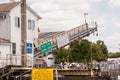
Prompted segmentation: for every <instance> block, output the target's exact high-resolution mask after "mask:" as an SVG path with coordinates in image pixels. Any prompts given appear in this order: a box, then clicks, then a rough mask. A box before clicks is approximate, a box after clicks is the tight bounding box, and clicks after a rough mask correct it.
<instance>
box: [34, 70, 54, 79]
mask: <svg viewBox="0 0 120 80" xmlns="http://www.w3.org/2000/svg"><path fill="white" fill-rule="evenodd" d="M53 77H54V76H53V69H49V68H47V69H46V68H33V69H32V80H53Z"/></svg>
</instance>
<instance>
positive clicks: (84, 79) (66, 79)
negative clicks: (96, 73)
mask: <svg viewBox="0 0 120 80" xmlns="http://www.w3.org/2000/svg"><path fill="white" fill-rule="evenodd" d="M54 80H56V79H54ZM58 80H111V79H109V78H107V77H80V76H66V77H59V78H58Z"/></svg>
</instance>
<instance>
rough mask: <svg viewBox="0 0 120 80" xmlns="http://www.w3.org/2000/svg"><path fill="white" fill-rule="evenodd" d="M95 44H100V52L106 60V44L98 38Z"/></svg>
mask: <svg viewBox="0 0 120 80" xmlns="http://www.w3.org/2000/svg"><path fill="white" fill-rule="evenodd" d="M97 45H98V46H100V48H101V50H102V53H103V54H104V59H103V60H107V58H108V50H107V46H106V45H105V43H104V41H102V40H98V41H97Z"/></svg>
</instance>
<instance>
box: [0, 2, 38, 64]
mask: <svg viewBox="0 0 120 80" xmlns="http://www.w3.org/2000/svg"><path fill="white" fill-rule="evenodd" d="M26 13H27V26H28V19H31V20H34V21H35V30H27V43H32V44H33V39H34V38H37V37H38V36H37V27H38V23H37V17H36V16H34V15H33V14H32V13H31V12H30V11H29V10H28V9H27V11H26ZM15 16H17V17H20V27H19V28H18V27H16V26H15ZM1 26H3V27H4V26H7V28H8V29H9V28H11V29H9V31H8V32H7V34H9V39H10V41H11V42H14V43H16V54H17V55H21V5H20V4H19V5H18V6H16V7H15V8H13V9H12V10H11V11H10V13H9V16H8V18H7V20H5V21H0V34H1V33H2V32H5V29H6V28H5V29H2V27H1ZM27 29H28V27H27ZM10 47H11V48H12V46H9V47H8V46H6V45H2V46H1V47H0V50H2V53H1V54H2V57H3V56H4V57H6V54H10V53H12V52H11V51H12V50H11V51H10V50H8V49H9V48H10ZM32 48H33V46H32ZM32 51H33V50H32ZM28 55H29V56H30V57H29V59H30V60H32V61H33V52H32V54H28ZM17 58H19V59H20V58H21V57H20V56H19V57H17ZM0 63H1V62H0ZM17 63H19V64H21V61H19V62H17ZM29 66H30V65H29Z"/></svg>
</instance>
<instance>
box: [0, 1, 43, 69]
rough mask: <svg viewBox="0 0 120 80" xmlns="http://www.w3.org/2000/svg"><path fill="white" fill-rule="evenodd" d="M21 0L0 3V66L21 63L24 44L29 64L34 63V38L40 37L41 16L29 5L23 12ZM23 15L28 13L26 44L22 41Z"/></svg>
mask: <svg viewBox="0 0 120 80" xmlns="http://www.w3.org/2000/svg"><path fill="white" fill-rule="evenodd" d="M21 5H22V0H21V1H20V2H11V3H0V67H4V66H6V65H17V64H18V65H21V64H22V63H21V53H22V46H23V45H26V54H27V55H26V56H27V57H26V61H27V65H32V60H33V48H34V45H33V40H34V38H37V37H38V34H37V27H38V20H39V19H41V17H40V16H39V15H38V14H37V13H36V12H35V11H34V10H33V9H32V8H31V7H29V6H28V5H25V6H26V14H22V9H21ZM21 15H26V44H23V43H22V42H21V41H22V34H21V33H22V30H21V25H22V20H21Z"/></svg>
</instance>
